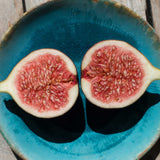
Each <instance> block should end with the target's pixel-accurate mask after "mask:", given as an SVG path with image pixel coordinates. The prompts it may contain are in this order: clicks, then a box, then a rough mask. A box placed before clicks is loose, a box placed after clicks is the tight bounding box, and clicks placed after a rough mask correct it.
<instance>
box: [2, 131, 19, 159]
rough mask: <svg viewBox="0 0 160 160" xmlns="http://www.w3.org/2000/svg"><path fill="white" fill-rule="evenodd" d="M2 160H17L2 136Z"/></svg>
mask: <svg viewBox="0 0 160 160" xmlns="http://www.w3.org/2000/svg"><path fill="white" fill-rule="evenodd" d="M0 160H16V158H15V156H14V154H13V152H12V151H11V149H10V147H9V145H8V144H7V143H6V141H5V140H4V138H3V137H2V135H1V134H0Z"/></svg>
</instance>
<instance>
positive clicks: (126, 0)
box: [116, 0, 146, 20]
mask: <svg viewBox="0 0 160 160" xmlns="http://www.w3.org/2000/svg"><path fill="white" fill-rule="evenodd" d="M116 1H117V2H120V3H121V4H123V5H125V6H127V7H128V8H130V9H132V10H133V11H134V12H136V13H137V14H138V15H140V16H141V17H142V18H144V19H145V20H146V13H145V10H146V1H145V0H116Z"/></svg>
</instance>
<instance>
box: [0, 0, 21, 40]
mask: <svg viewBox="0 0 160 160" xmlns="http://www.w3.org/2000/svg"><path fill="white" fill-rule="evenodd" d="M22 14H23V7H22V1H21V0H0V15H1V16H0V25H1V26H0V39H1V38H2V37H3V35H4V33H5V32H6V31H7V29H8V28H9V27H10V26H11V25H12V24H13V23H15V22H16V21H17V20H18V19H19V18H20V17H21V16H22Z"/></svg>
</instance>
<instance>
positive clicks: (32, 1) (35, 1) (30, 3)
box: [25, 0, 50, 11]
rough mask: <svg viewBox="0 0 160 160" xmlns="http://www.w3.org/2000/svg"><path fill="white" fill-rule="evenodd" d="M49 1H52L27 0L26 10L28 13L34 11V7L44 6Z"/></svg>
mask: <svg viewBox="0 0 160 160" xmlns="http://www.w3.org/2000/svg"><path fill="white" fill-rule="evenodd" d="M48 1H50V0H26V1H25V2H26V10H27V11H28V10H30V9H32V8H33V7H36V6H38V5H40V4H43V3H45V2H48Z"/></svg>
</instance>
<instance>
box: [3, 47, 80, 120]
mask: <svg viewBox="0 0 160 160" xmlns="http://www.w3.org/2000/svg"><path fill="white" fill-rule="evenodd" d="M5 83H7V85H8V86H10V87H9V89H8V90H7V92H8V93H10V94H11V95H12V97H13V98H14V100H15V101H16V102H17V104H18V105H19V106H20V107H21V108H22V109H24V110H25V111H26V112H28V113H30V114H32V115H34V116H37V117H42V118H52V117H57V116H60V115H62V114H64V113H65V112H67V111H68V110H69V109H71V107H72V106H73V105H74V103H75V102H76V99H77V97H78V82H77V71H76V67H75V65H74V63H73V62H72V61H71V59H70V58H69V57H68V56H66V55H65V54H63V53H62V52H60V51H58V50H55V49H41V50H36V51H34V52H32V53H30V54H29V55H28V56H26V57H25V58H24V59H22V60H21V61H20V62H19V63H18V64H17V65H16V66H15V67H14V69H13V71H12V72H11V74H10V75H9V77H8V78H7V81H5Z"/></svg>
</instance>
